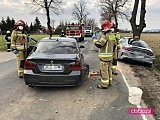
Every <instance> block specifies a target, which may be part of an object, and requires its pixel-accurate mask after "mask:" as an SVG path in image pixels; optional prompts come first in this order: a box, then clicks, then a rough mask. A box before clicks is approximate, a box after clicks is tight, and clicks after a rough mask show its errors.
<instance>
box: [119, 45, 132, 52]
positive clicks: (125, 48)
mask: <svg viewBox="0 0 160 120" xmlns="http://www.w3.org/2000/svg"><path fill="white" fill-rule="evenodd" d="M122 49H124V50H127V51H133V50H131V49H129V48H127V47H125V46H123V47H122Z"/></svg>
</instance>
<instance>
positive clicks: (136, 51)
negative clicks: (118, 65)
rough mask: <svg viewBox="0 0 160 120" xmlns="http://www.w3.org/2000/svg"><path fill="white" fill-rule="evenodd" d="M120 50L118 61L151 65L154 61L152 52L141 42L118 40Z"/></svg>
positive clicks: (127, 39) (127, 38)
mask: <svg viewBox="0 0 160 120" xmlns="http://www.w3.org/2000/svg"><path fill="white" fill-rule="evenodd" d="M119 42H120V49H119V52H118V59H126V58H127V59H131V60H134V61H139V62H143V63H147V64H148V65H150V66H151V65H152V64H153V62H154V60H155V55H154V52H153V51H152V50H151V48H150V47H149V46H148V44H147V43H146V42H144V41H143V40H135V39H133V38H130V37H124V38H121V39H120V40H119Z"/></svg>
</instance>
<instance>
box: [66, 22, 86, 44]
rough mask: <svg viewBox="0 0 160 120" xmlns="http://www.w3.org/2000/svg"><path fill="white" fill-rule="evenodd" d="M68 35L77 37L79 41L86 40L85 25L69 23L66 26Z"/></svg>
mask: <svg viewBox="0 0 160 120" xmlns="http://www.w3.org/2000/svg"><path fill="white" fill-rule="evenodd" d="M66 37H69V38H75V39H76V40H77V41H78V42H81V41H84V25H83V24H82V25H80V24H74V23H72V24H68V25H67V28H66Z"/></svg>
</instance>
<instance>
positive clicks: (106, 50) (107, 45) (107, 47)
mask: <svg viewBox="0 0 160 120" xmlns="http://www.w3.org/2000/svg"><path fill="white" fill-rule="evenodd" d="M105 52H108V42H107V45H106V51H105Z"/></svg>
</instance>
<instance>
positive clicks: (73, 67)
mask: <svg viewBox="0 0 160 120" xmlns="http://www.w3.org/2000/svg"><path fill="white" fill-rule="evenodd" d="M69 68H70V69H71V70H81V69H82V65H81V63H80V62H79V61H76V62H73V63H71V64H70V65H69Z"/></svg>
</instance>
